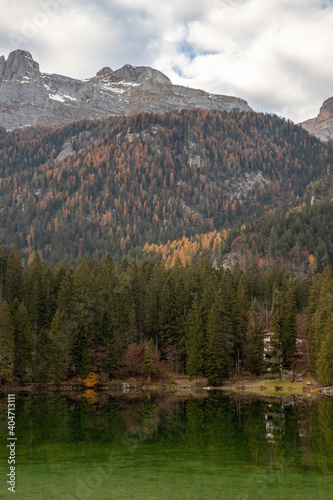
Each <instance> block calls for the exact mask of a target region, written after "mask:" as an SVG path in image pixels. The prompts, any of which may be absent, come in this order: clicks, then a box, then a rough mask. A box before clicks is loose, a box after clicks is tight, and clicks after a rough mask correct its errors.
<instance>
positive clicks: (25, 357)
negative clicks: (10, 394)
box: [13, 299, 32, 382]
mask: <svg viewBox="0 0 333 500" xmlns="http://www.w3.org/2000/svg"><path fill="white" fill-rule="evenodd" d="M13 325H14V341H15V353H14V375H15V376H17V377H19V379H20V381H21V382H26V381H27V379H28V378H29V377H30V374H31V361H32V342H31V325H30V322H29V315H28V311H27V308H26V307H25V305H24V304H22V303H21V304H19V303H18V301H17V299H15V301H14V303H13Z"/></svg>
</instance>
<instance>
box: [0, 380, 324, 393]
mask: <svg viewBox="0 0 333 500" xmlns="http://www.w3.org/2000/svg"><path fill="white" fill-rule="evenodd" d="M212 390H222V391H226V392H235V393H238V394H257V395H261V396H277V397H279V396H300V397H303V396H305V395H306V396H309V395H314V394H321V395H328V396H333V387H332V386H330V387H323V386H322V385H321V384H320V383H319V382H318V381H316V380H314V379H312V378H310V377H305V378H304V380H302V382H292V381H290V380H279V379H265V378H253V379H252V378H251V379H249V378H243V379H237V380H235V379H231V380H229V381H226V383H225V384H224V385H223V386H219V387H213V386H208V385H207V384H206V380H205V379H203V378H201V379H198V380H189V378H188V377H186V376H181V377H173V378H172V379H170V380H169V381H166V380H156V381H151V380H150V381H146V382H144V381H142V380H139V379H133V378H132V379H127V380H126V379H125V380H117V379H114V380H111V381H108V382H107V383H105V384H99V385H95V386H87V385H85V384H84V383H83V381H81V380H78V379H74V380H71V381H68V382H64V383H61V384H58V385H56V384H54V383H45V384H42V383H29V384H26V385H18V384H17V385H16V384H15V383H11V384H3V385H2V386H0V394H3V395H6V394H8V393H15V392H20V393H22V392H25V393H30V394H39V393H51V394H52V393H62V394H63V393H65V394H66V393H71V394H77V395H85V394H86V393H91V394H92V393H95V394H130V395H131V394H133V393H137V392H161V393H172V394H175V393H176V394H178V393H179V394H194V395H195V394H197V393H205V392H209V391H212Z"/></svg>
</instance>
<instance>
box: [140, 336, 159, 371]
mask: <svg viewBox="0 0 333 500" xmlns="http://www.w3.org/2000/svg"><path fill="white" fill-rule="evenodd" d="M144 349H145V354H144V358H143V362H142V373H144V374H146V375H149V377H150V378H151V376H152V374H153V373H156V372H157V367H156V364H155V361H154V350H155V349H154V342H153V340H152V339H150V341H149V342H147V343H146V344H145V346H144Z"/></svg>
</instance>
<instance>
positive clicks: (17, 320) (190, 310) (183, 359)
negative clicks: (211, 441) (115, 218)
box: [0, 246, 332, 385]
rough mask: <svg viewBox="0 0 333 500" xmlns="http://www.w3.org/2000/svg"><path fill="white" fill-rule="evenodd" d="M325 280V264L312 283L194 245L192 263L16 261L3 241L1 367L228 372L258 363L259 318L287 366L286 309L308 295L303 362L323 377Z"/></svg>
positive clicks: (212, 378) (290, 337)
mask: <svg viewBox="0 0 333 500" xmlns="http://www.w3.org/2000/svg"><path fill="white" fill-rule="evenodd" d="M325 277H326V278H325ZM325 280H326V281H325ZM329 283H330V284H329ZM318 287H319V288H318ZM329 287H332V277H331V275H330V272H329V270H325V272H324V273H323V274H318V275H317V276H316V277H315V279H314V281H313V283H312V279H311V278H310V277H307V278H301V277H297V276H293V275H292V274H291V273H290V272H289V271H287V270H285V269H283V268H281V267H279V266H271V267H267V268H263V269H259V268H255V267H254V266H249V267H248V268H247V269H245V270H243V269H241V267H240V266H239V265H238V264H235V265H234V266H233V267H232V268H231V269H229V268H223V266H218V265H216V266H213V265H212V264H211V261H210V260H208V259H207V257H206V256H205V254H203V253H202V254H201V255H200V257H199V259H198V263H197V264H195V265H194V264H191V265H186V266H184V265H183V264H182V262H181V261H180V259H178V260H177V259H176V260H175V261H174V263H173V265H172V266H171V267H167V266H166V265H165V264H164V263H163V262H157V263H154V262H148V261H142V262H141V263H137V262H135V261H132V262H129V261H127V259H124V260H123V261H122V262H121V263H117V262H113V260H112V257H111V255H110V254H109V255H107V257H106V258H105V260H104V261H103V262H101V261H99V260H98V259H93V260H86V259H84V260H83V261H82V262H81V263H80V264H79V265H78V266H76V267H73V266H72V267H69V266H68V264H67V263H66V262H61V263H59V264H58V265H56V266H53V265H50V264H47V263H45V261H43V260H42V259H41V257H40V255H39V253H34V254H33V255H31V257H30V259H29V262H28V265H27V266H26V267H23V265H22V256H21V254H20V252H19V250H18V248H17V246H14V247H13V248H12V250H11V251H10V252H9V253H8V251H7V249H6V248H5V247H0V299H1V310H0V355H1V358H0V374H1V377H2V379H13V378H17V379H18V380H19V381H20V382H21V383H26V382H31V381H35V382H51V381H53V382H56V383H59V382H61V381H65V380H67V379H68V378H70V377H80V378H85V377H87V376H88V374H89V373H91V372H92V373H97V374H100V373H104V374H107V375H108V376H109V377H118V378H119V377H120V378H121V377H128V376H138V375H141V374H144V375H147V376H150V377H152V376H160V375H162V374H163V373H165V372H167V371H173V372H177V373H186V374H188V375H189V376H191V377H199V376H205V377H207V378H208V382H209V383H210V384H212V385H220V384H221V383H222V382H223V380H226V379H228V378H229V376H230V374H231V373H235V372H238V373H239V372H241V371H242V370H247V371H249V372H251V373H254V374H260V373H262V371H263V370H264V369H265V363H264V359H263V334H264V331H268V330H271V331H272V332H274V334H275V335H274V343H275V347H276V353H277V363H278V362H279V359H280V358H281V362H282V366H283V367H285V368H290V367H291V366H292V363H293V356H294V353H295V346H296V335H297V329H296V315H297V313H298V312H300V311H302V310H304V308H305V307H307V302H308V298H309V306H308V310H309V313H308V314H309V327H308V337H309V356H310V367H311V369H312V371H313V373H317V371H318V374H319V375H318V376H319V377H320V378H321V379H322V380H324V379H325V376H326V375H325V376H324V374H323V371H322V370H324V366H326V365H327V363H328V364H329V357H328V358H327V363H326V364H325V363H324V362H323V360H324V358H325V356H328V355H327V353H329V352H330V350H329V349H330V342H331V335H329V333H328V332H330V324H331V323H330V321H331V317H330V314H331V312H332V311H331V310H330V306H331V304H330V302H329V301H330V297H331V296H330V293H331V291H329V290H331V288H329ZM318 290H320V294H322V295H320V300H319V302H318V301H316V298H318V293H319V292H318ZM324 293H326V295H327V294H328V295H327V296H326V295H325V298H324ZM322 296H323V298H321V297H322ZM319 307H320V309H318V308H319ZM325 321H326V323H325ZM318 325H320V328H321V329H320V330H318ZM318 332H319V333H318ZM319 339H320V340H319ZM317 359H320V361H317ZM325 359H326V358H325ZM327 366H328V365H327ZM276 368H277V367H276ZM325 373H326V372H325ZM325 380H326V379H325Z"/></svg>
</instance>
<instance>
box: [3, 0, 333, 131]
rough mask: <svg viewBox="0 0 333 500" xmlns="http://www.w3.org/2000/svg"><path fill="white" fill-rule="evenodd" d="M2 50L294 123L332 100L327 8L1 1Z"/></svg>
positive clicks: (310, 0) (274, 2)
mask: <svg viewBox="0 0 333 500" xmlns="http://www.w3.org/2000/svg"><path fill="white" fill-rule="evenodd" d="M0 47H1V50H0V55H1V54H3V55H4V56H5V57H6V58H7V56H8V54H9V52H11V51H12V50H14V49H17V48H22V49H25V50H28V51H29V52H30V53H31V54H32V56H33V58H34V59H35V60H36V61H38V62H39V64H40V68H41V71H43V72H50V73H60V74H65V75H68V76H72V77H76V78H89V77H91V76H94V75H95V74H96V72H97V71H98V70H100V69H101V68H102V67H104V66H110V67H111V68H112V69H118V68H120V67H121V66H123V65H124V64H127V63H129V64H132V65H135V66H139V65H143V66H152V67H154V68H156V69H159V70H161V71H162V72H163V73H165V74H166V75H167V76H169V78H171V80H172V82H173V83H177V84H182V85H188V86H190V87H193V88H201V89H204V90H207V91H209V92H214V93H218V94H227V95H234V96H237V97H242V98H244V99H246V100H247V101H248V103H249V104H250V106H251V107H252V108H253V109H254V110H255V111H265V112H270V113H276V114H278V115H281V116H284V117H286V118H290V119H291V120H294V121H295V122H298V121H301V120H304V119H307V118H311V117H313V116H316V115H317V114H318V111H319V107H320V106H321V104H322V102H323V101H324V100H325V99H327V98H328V97H331V96H333V64H332V63H331V59H332V54H333V0H1V16H0Z"/></svg>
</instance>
